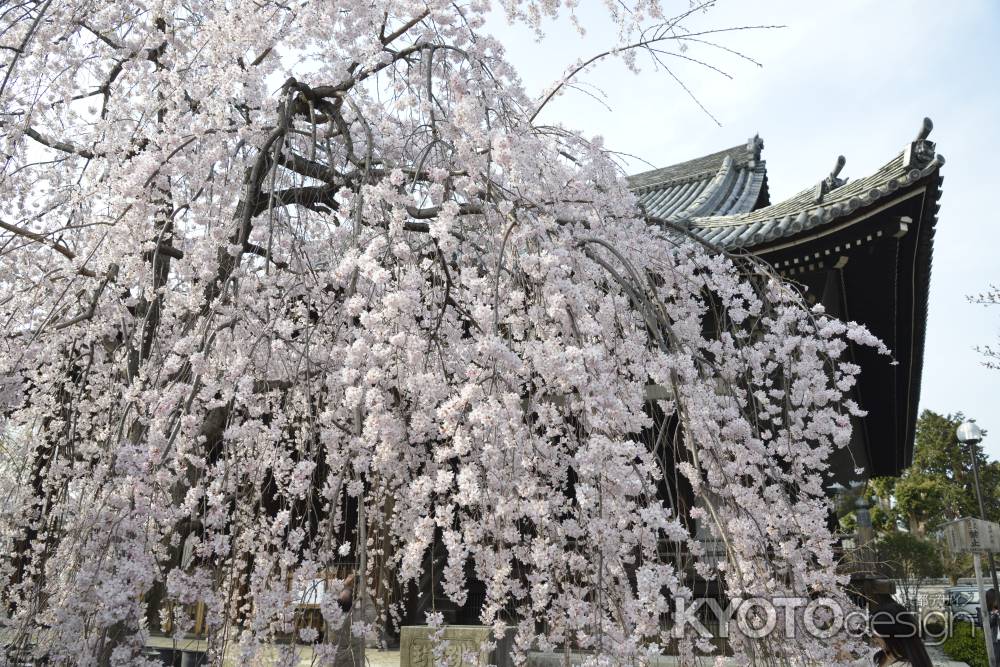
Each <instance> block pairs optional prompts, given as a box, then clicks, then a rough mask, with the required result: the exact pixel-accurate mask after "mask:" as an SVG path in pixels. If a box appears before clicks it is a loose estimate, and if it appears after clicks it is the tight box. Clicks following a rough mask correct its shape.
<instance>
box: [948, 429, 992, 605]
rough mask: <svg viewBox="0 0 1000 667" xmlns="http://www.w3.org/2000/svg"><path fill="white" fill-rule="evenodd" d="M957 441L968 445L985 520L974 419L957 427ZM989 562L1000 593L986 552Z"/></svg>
mask: <svg viewBox="0 0 1000 667" xmlns="http://www.w3.org/2000/svg"><path fill="white" fill-rule="evenodd" d="M956 435H957V436H958V441H959V442H961V443H963V444H966V445H970V447H969V450H970V452H971V456H972V481H973V483H974V484H975V485H976V500H977V501H978V502H979V518H980V519H982V520H983V521H986V520H987V519H986V508H985V507H984V506H983V494H982V492H981V491H980V490H979V457H978V456H976V447H975V446H976V445H978V444H979V443H980V442H982V441H983V430H982V429H981V428H979V425H978V424H976V422H974V421H967V422H965V423H963V424H962V425H961V426H959V427H958V431H957V432H956ZM986 557H987V558H989V563H990V576H991V577H992V579H993V588H994V589H995V590H996V591H997V592H998V593H1000V584H998V583H997V569H996V566H995V565H994V564H993V553H992V552H990V553H987V554H986Z"/></svg>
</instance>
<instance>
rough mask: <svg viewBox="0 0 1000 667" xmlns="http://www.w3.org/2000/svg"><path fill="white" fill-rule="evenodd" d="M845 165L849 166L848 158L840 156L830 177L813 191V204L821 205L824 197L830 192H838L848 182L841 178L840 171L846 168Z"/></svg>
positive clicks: (818, 184)
mask: <svg viewBox="0 0 1000 667" xmlns="http://www.w3.org/2000/svg"><path fill="white" fill-rule="evenodd" d="M845 164H847V158H845V157H844V156H843V155H838V156H837V163H836V164H834V165H833V171H831V172H830V175H829V176H827V177H826V178H824V179H823V180H822V181H820V182H819V183H817V184H816V187H815V188H814V189H813V202H815V203H817V204H819V203H821V202H822V201H823V197H825V196H826V195H827V193H828V192H831V191H832V190H836V189H837V188H839V187H840V186H842V185H843V184H844V183H846V182H847V179H846V178H840V171H841V170H842V169H843V168H844V165H845Z"/></svg>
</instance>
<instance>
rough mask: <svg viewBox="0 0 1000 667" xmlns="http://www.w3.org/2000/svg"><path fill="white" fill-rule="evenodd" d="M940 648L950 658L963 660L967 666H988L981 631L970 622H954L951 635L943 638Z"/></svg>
mask: <svg viewBox="0 0 1000 667" xmlns="http://www.w3.org/2000/svg"><path fill="white" fill-rule="evenodd" d="M941 648H942V649H943V650H944V652H945V653H946V654H947V655H948V657H949V658H951V659H952V660H959V661H964V662H966V663H968V664H969V667H989V665H990V662H989V660H988V659H987V656H986V644H985V643H984V640H983V634H982V631H981V630H979V629H977V628H975V627H973V625H972V624H971V623H956V624H955V629H954V632H953V633H952V635H951V637H949V638H948V639H946V640H945V642H944V644H942V645H941Z"/></svg>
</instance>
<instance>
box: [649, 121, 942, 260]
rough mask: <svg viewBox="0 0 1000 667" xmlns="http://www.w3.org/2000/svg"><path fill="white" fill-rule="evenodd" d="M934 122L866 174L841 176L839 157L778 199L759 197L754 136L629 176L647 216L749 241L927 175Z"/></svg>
mask: <svg viewBox="0 0 1000 667" xmlns="http://www.w3.org/2000/svg"><path fill="white" fill-rule="evenodd" d="M932 127H933V125H932V124H931V122H930V120H929V119H924V124H923V125H922V127H921V130H920V132H919V134H918V136H917V139H916V140H915V141H913V142H912V143H910V145H908V146H907V147H906V148H905V149H904V150H903V151H902V152H901V153H899V154H898V155H896V157H894V158H893V159H892V160H890V161H889V162H888V163H887V164H885V165H884V166H883V167H882V168H881V169H879V170H878V171H876V172H875V173H873V174H871V175H870V176H866V177H864V178H860V179H858V180H855V181H851V182H847V181H846V180H844V179H841V178H839V177H838V174H839V172H840V170H841V168H843V166H844V158H843V157H840V158H839V159H838V161H837V165H836V167H835V168H834V170H833V172H832V173H831V174H830V175H829V176H827V177H826V178H825V179H824V180H822V181H820V182H819V183H818V184H817V185H815V186H813V187H811V188H808V189H806V190H803V191H802V192H800V193H798V194H796V195H794V196H792V197H790V198H788V199H786V200H784V201H782V202H779V203H777V204H771V205H767V203H768V202H767V201H766V200H765V201H763V202H762V201H761V195H763V196H764V197H766V195H767V183H766V182H767V174H766V171H765V166H764V161H763V160H761V159H760V151H761V149H762V148H763V142H762V141H761V140H760V139H758V138H757V137H754V138H753V139H751V140H750V141H748V142H747V144H746V145H745V146H737V147H734V148H730V149H728V150H725V151H720V152H718V153H712V154H711V155H706V156H705V157H702V158H698V159H696V160H691V161H688V162H683V163H681V164H678V165H674V166H671V167H665V168H663V169H657V170H655V171H649V172H645V173H642V174H637V175H635V176H632V177H631V178H630V179H629V183H630V185H631V186H632V189H633V191H635V192H636V194H637V195H638V198H639V203H640V205H642V206H643V207H644V208H645V209H646V213H647V215H649V216H650V217H651V218H660V219H665V220H668V221H671V222H675V223H681V224H683V225H684V226H685V227H687V228H688V229H690V230H691V231H692V232H693V233H695V234H696V235H697V236H699V237H701V238H702V239H704V240H705V241H707V242H710V243H712V244H714V245H716V246H719V247H722V248H725V249H727V250H735V249H738V248H750V247H755V246H760V245H764V244H769V243H772V242H774V241H776V240H778V239H781V238H784V237H788V236H793V235H796V234H798V233H800V232H804V231H808V230H810V229H813V228H816V227H819V226H822V225H824V224H826V223H830V222H832V221H834V220H837V219H838V218H842V217H844V216H847V215H850V214H851V213H853V212H854V211H856V210H857V209H859V208H862V207H867V206H869V205H871V204H873V203H875V202H876V201H878V200H880V199H882V198H884V197H887V196H889V195H890V194H892V193H893V192H895V191H896V190H898V189H899V188H901V187H906V186H908V185H910V184H912V183H915V182H917V181H919V180H920V179H922V178H924V177H926V176H928V175H930V174H931V173H933V172H934V171H936V170H937V169H939V168H940V167H941V165H943V164H944V158H943V157H942V156H940V155H937V154H936V153H935V151H934V143H933V142H931V141H928V140H927V136H928V134H929V133H930V131H931V128H932ZM713 165H716V169H715V172H714V174H713V172H712V169H713Z"/></svg>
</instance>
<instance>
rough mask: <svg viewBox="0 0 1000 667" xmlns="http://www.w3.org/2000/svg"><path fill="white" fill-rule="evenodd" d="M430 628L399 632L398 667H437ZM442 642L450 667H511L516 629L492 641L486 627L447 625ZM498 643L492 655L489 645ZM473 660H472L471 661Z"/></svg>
mask: <svg viewBox="0 0 1000 667" xmlns="http://www.w3.org/2000/svg"><path fill="white" fill-rule="evenodd" d="M430 636H431V628H430V627H428V626H426V625H406V626H403V628H402V629H401V630H400V637H399V667H434V644H433V642H431V638H430ZM443 641H444V642H445V647H444V653H445V655H446V656H447V658H448V664H449V667H486V666H487V665H497V666H498V667H511V665H512V664H513V663H512V661H511V658H510V649H511V646H512V645H513V641H514V629H513V628H509V629H508V631H507V634H506V636H505V637H504V638H503V639H500V640H495V639H494V638H493V629H492V628H489V627H486V626H484V625H446V626H445V629H444V635H443ZM491 641H495V642H496V648H495V649H494V650H493V651H490V650H489V648H488V644H489V643H490V642H491ZM470 657H471V660H470V659H468V658H470Z"/></svg>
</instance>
